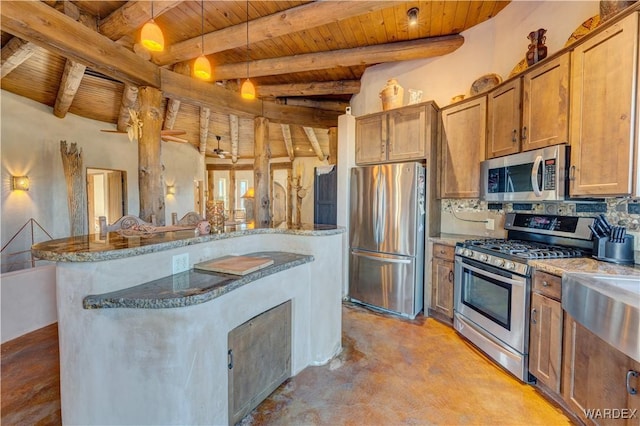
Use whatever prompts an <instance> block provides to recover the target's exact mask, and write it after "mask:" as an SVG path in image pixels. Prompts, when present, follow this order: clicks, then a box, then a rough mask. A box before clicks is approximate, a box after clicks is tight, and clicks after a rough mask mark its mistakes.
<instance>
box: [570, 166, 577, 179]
mask: <svg viewBox="0 0 640 426" xmlns="http://www.w3.org/2000/svg"><path fill="white" fill-rule="evenodd" d="M569 180H576V166H571V168H570V169H569Z"/></svg>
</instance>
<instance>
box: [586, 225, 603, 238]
mask: <svg viewBox="0 0 640 426" xmlns="http://www.w3.org/2000/svg"><path fill="white" fill-rule="evenodd" d="M594 223H595V222H594ZM589 229H591V233H592V234H593V236H594V237H596V238H602V237H603V235H601V234H600V232H599V231H598V230H597V229H596V228H594V227H593V226H592V225H589Z"/></svg>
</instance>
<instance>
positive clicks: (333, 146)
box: [328, 127, 338, 164]
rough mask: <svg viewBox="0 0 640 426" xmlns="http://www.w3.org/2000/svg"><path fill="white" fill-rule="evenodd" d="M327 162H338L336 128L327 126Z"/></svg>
mask: <svg viewBox="0 0 640 426" xmlns="http://www.w3.org/2000/svg"><path fill="white" fill-rule="evenodd" d="M328 160H329V164H338V128H337V127H329V159H328Z"/></svg>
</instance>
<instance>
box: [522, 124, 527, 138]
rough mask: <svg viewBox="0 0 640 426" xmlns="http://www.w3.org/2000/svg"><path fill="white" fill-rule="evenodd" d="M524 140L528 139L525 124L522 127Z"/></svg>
mask: <svg viewBox="0 0 640 426" xmlns="http://www.w3.org/2000/svg"><path fill="white" fill-rule="evenodd" d="M522 140H523V141H526V140H527V126H524V127H523V128H522Z"/></svg>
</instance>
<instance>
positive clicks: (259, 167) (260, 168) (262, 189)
mask: <svg viewBox="0 0 640 426" xmlns="http://www.w3.org/2000/svg"><path fill="white" fill-rule="evenodd" d="M254 146H255V158H254V161H253V181H254V182H253V183H254V185H253V186H254V189H255V198H254V203H255V208H254V211H255V218H256V225H257V226H258V227H265V226H269V224H270V223H271V216H270V214H269V213H270V208H269V158H270V157H271V152H270V151H269V120H268V119H266V118H264V117H256V118H255V120H254Z"/></svg>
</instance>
